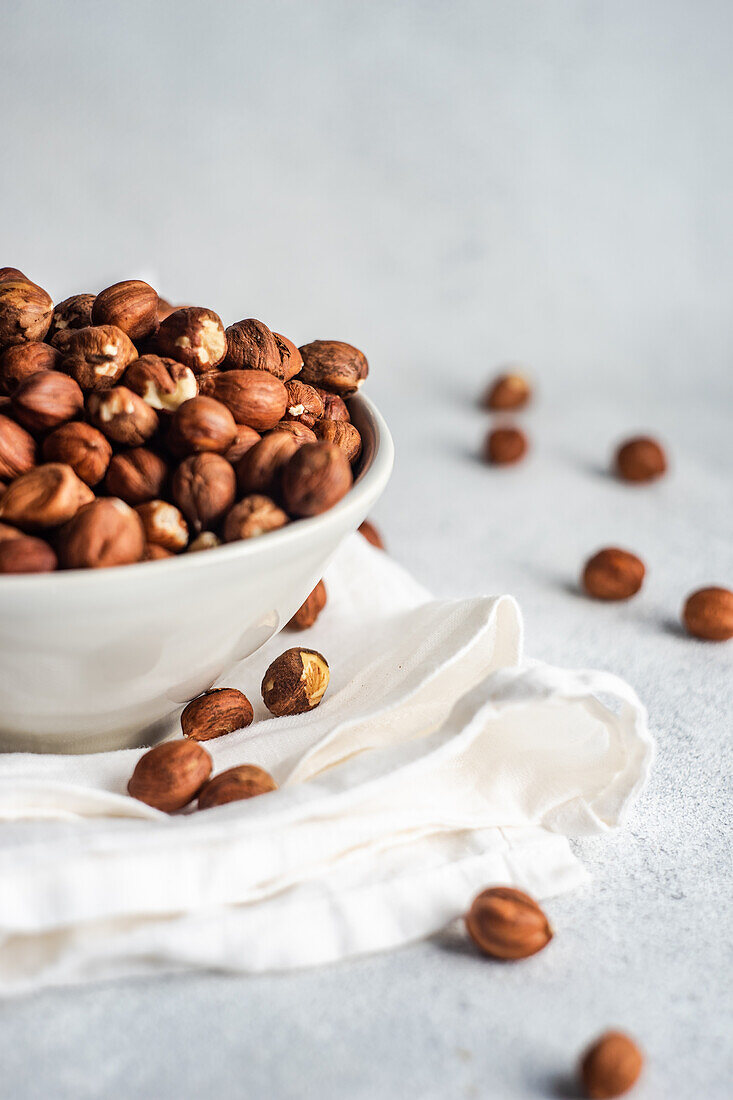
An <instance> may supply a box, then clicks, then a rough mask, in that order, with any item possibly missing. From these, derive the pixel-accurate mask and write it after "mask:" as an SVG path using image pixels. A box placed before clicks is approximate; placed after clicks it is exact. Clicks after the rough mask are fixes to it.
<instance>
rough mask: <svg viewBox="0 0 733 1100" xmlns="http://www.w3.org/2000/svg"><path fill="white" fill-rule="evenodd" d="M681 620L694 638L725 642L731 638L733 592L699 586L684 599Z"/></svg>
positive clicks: (732, 635) (732, 632) (732, 629)
mask: <svg viewBox="0 0 733 1100" xmlns="http://www.w3.org/2000/svg"><path fill="white" fill-rule="evenodd" d="M682 621H683V622H684V624H685V626H686V627H687V630H688V631H689V633H690V634H692V635H693V636H694V637H695V638H702V639H703V640H704V641H706V642H727V641H728V639H729V638H733V592H731V590H730V589H729V588H720V587H710V588H699V589H698V590H697V591H696V592H693V593H692V594H691V595H689V596H688V597H687V599H686V600H685V606H684V608H683V609H682Z"/></svg>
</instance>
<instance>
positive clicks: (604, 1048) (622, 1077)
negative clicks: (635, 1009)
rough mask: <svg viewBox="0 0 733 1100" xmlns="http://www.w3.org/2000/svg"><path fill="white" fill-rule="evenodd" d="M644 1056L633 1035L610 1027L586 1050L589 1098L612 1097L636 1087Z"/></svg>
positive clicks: (584, 1061)
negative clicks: (630, 1036)
mask: <svg viewBox="0 0 733 1100" xmlns="http://www.w3.org/2000/svg"><path fill="white" fill-rule="evenodd" d="M643 1065H644V1056H643V1055H642V1053H641V1051H640V1050H639V1048H638V1047H637V1045H636V1043H635V1042H634V1040H633V1039H631V1038H629V1036H628V1035H624V1034H623V1032H621V1031H607V1032H606V1033H605V1034H604V1035H601V1036H600V1038H598V1039H596V1041H595V1042H594V1043H593V1045H592V1046H591V1047H589V1048H588V1050H587V1051H586V1052H585V1054H584V1055H583V1057H582V1059H581V1063H580V1080H581V1083H582V1086H583V1092H584V1094H585V1096H587V1097H588V1098H589V1100H612V1098H613V1097H615V1096H623V1095H624V1093H626V1092H628V1091H629V1089H630V1088H632V1087H633V1086H634V1085H635V1084H636V1082H637V1080H638V1079H639V1075H640V1074H641V1071H642V1068H643Z"/></svg>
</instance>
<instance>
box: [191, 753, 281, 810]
mask: <svg viewBox="0 0 733 1100" xmlns="http://www.w3.org/2000/svg"><path fill="white" fill-rule="evenodd" d="M276 790H277V783H276V782H275V780H274V779H273V778H272V776H271V775H270V773H269V772H266V771H265V770H264V769H263V768H258V767H256V766H255V765H254V764H240V765H239V766H238V767H236V768H227V770H226V771H225V772H220V774H219V775H215V776H214V778H213V779H210V780H209V781H208V783H205V784H204V786H203V788H202V789H201V793H200V794H199V801H198V807H199V809H200V810H210V809H211V807H212V806H223V805H224V804H225V803H226V802H240V801H241V800H242V799H244V798H255V797H256V796H257V795H259V794H267V793H268V792H269V791H276Z"/></svg>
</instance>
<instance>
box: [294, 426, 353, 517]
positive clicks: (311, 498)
mask: <svg viewBox="0 0 733 1100" xmlns="http://www.w3.org/2000/svg"><path fill="white" fill-rule="evenodd" d="M352 483H353V476H352V473H351V466H350V465H349V460H348V459H347V457H346V455H345V454H344V452H343V451H342V450H341V448H340V447H337V446H336V444H335V443H305V444H304V445H303V446H302V447H300V448H299V449H298V450H297V451H296V452H295V454H294V455H293V456H292V458H291V459H290V461H289V462H288V463H287V465H286V466H285V468H284V469H283V471H282V475H281V479H280V486H281V491H282V497H283V501H284V504H285V508H286V509H287V511H288V512H289V514H290V515H291V516H317V515H319V514H320V513H321V512H326V511H328V509H329V508H332V507H333V506H334V504H337V503H338V502H339V501H340V500H341V498H342V497H343V496H345V495H346V493H348V491H349V489H350V488H351V485H352Z"/></svg>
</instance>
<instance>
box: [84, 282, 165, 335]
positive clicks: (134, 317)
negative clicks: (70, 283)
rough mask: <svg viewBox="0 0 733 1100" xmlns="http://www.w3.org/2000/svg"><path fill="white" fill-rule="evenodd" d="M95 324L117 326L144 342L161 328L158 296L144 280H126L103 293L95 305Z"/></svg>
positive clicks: (93, 314)
mask: <svg viewBox="0 0 733 1100" xmlns="http://www.w3.org/2000/svg"><path fill="white" fill-rule="evenodd" d="M92 324H93V325H116V326H117V328H121V329H122V331H123V332H126V333H127V335H128V336H129V337H130V339H131V340H143V339H144V338H145V337H146V336H150V335H151V334H152V333H154V332H155V331H156V330H157V328H158V295H157V292H156V291H155V290H153V288H152V287H151V286H149V285H148V284H147V283H144V282H142V280H141V279H126V280H125V281H124V282H121V283H114V285H113V286H108V287H107V288H106V289H105V290H102V291H100V292H99V294H98V295H97V297H96V298H95V300H94V305H93V306H92Z"/></svg>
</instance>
